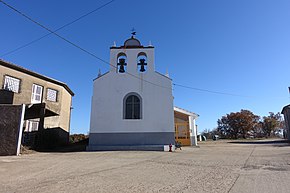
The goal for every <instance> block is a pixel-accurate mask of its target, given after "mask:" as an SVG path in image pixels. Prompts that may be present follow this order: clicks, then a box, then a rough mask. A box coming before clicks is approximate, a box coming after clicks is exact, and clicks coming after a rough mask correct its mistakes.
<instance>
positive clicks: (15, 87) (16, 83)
mask: <svg viewBox="0 0 290 193" xmlns="http://www.w3.org/2000/svg"><path fill="white" fill-rule="evenodd" d="M19 88H20V79H17V78H13V77H11V76H4V85H3V89H5V90H10V91H12V92H15V93H19Z"/></svg>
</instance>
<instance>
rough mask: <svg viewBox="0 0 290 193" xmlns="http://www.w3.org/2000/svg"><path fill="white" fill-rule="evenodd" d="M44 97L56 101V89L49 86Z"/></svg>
mask: <svg viewBox="0 0 290 193" xmlns="http://www.w3.org/2000/svg"><path fill="white" fill-rule="evenodd" d="M46 99H47V100H48V101H53V102H56V100H57V91H56V90H54V89H51V88H48V89H47V94H46Z"/></svg>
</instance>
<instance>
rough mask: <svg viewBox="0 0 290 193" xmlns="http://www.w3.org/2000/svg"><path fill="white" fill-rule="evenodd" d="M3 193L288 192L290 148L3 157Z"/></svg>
mask: <svg viewBox="0 0 290 193" xmlns="http://www.w3.org/2000/svg"><path fill="white" fill-rule="evenodd" d="M0 192H5V193H7V192H8V193H9V192H27V193H28V192H42V193H46V192H70V193H71V192H78V193H79V192H106V193H107V192H126V193H127V192H214V193H218V192H222V193H225V192H231V193H234V192H242V193H247V192H249V193H255V192H261V193H267V192H269V193H275V192H277V193H284V192H285V193H286V192H287V193H289V192H290V146H289V144H287V143H281V142H277V141H275V142H269V141H258V142H253V141H251V142H243V143H228V141H217V142H203V143H201V144H200V148H191V147H187V148H185V147H184V148H183V149H182V150H177V151H176V152H173V153H169V152H141V151H129V152H126V151H122V152H120V151H114V152H74V153H33V154H28V155H22V156H18V157H16V156H14V157H13V156H11V157H10V156H9V157H0Z"/></svg>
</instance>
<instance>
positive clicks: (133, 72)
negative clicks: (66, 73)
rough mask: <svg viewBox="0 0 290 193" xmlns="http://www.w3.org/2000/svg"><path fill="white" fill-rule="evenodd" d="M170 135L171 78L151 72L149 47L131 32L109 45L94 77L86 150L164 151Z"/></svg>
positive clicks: (171, 107)
mask: <svg viewBox="0 0 290 193" xmlns="http://www.w3.org/2000/svg"><path fill="white" fill-rule="evenodd" d="M174 134H175V131H174V110H173V96H172V80H171V79H170V78H169V77H167V76H165V75H162V74H160V73H158V72H156V71H155V63H154V47H153V46H151V45H149V46H143V45H141V43H140V41H139V40H138V39H136V38H135V37H134V36H132V37H131V38H129V39H128V40H126V41H125V42H124V45H123V46H120V47H117V46H113V47H111V48H110V70H109V72H107V73H105V74H103V75H100V74H99V76H98V77H97V78H96V79H95V80H94V82H93V97H92V107H91V119H90V132H89V146H88V150H130V149H132V150H163V148H164V146H166V145H169V144H174V142H175V139H174V137H175V135H174Z"/></svg>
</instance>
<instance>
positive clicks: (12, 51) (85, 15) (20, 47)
mask: <svg viewBox="0 0 290 193" xmlns="http://www.w3.org/2000/svg"><path fill="white" fill-rule="evenodd" d="M114 1H115V0H111V1H109V2H107V3H105V4H103V5H101V6H99V7H97V8H96V9H94V10H92V11H90V12H88V13H86V14H84V15H82V16H80V17H78V18H77V19H75V20H73V21H71V22H69V23H67V24H65V25H63V26H61V27H59V28H57V29H56V30H54V31H53V32H57V31H59V30H61V29H63V28H65V27H67V26H69V25H71V24H73V23H75V22H77V21H79V20H81V19H83V18H85V17H87V16H88V15H90V14H92V13H95V12H97V11H99V10H100V9H102V8H104V7H106V6H107V5H109V4H111V3H113V2H114ZM1 2H2V3H3V4H4V5H6V6H8V7H9V8H10V9H13V10H14V11H16V12H17V13H19V14H21V15H23V14H22V13H20V11H18V10H16V9H15V8H14V7H12V6H11V5H9V4H7V3H5V2H4V1H2V0H1ZM26 18H27V17H26ZM27 19H28V18H27ZM29 20H30V19H29ZM51 34H52V32H50V33H48V34H45V35H44V36H41V37H39V38H37V39H34V40H32V41H31V42H28V43H26V44H24V45H22V46H19V47H18V48H15V49H13V50H11V51H9V52H6V53H4V54H2V55H1V57H3V56H6V55H8V54H11V53H14V52H16V51H18V50H20V49H22V48H25V47H27V46H29V45H31V44H33V43H35V42H38V41H39V40H41V39H43V38H45V37H47V36H49V35H51Z"/></svg>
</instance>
